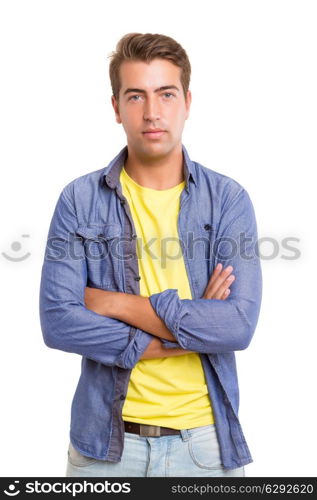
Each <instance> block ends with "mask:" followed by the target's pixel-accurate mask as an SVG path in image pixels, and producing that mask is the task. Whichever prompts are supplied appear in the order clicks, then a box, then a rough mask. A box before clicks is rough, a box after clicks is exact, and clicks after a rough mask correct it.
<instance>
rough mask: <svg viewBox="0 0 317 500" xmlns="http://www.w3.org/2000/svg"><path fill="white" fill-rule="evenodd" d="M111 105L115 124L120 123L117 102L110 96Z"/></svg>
mask: <svg viewBox="0 0 317 500" xmlns="http://www.w3.org/2000/svg"><path fill="white" fill-rule="evenodd" d="M111 104H112V107H113V109H114V112H115V115H116V122H117V123H122V122H121V118H120V110H119V102H118V101H117V99H116V98H115V96H114V95H112V96H111Z"/></svg>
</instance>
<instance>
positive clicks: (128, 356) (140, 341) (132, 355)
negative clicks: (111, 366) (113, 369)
mask: <svg viewBox="0 0 317 500" xmlns="http://www.w3.org/2000/svg"><path fill="white" fill-rule="evenodd" d="M132 328H134V327H132ZM134 330H135V334H134V336H133V337H132V338H131V340H130V342H129V344H128V345H127V347H126V348H125V349H124V351H123V352H122V353H121V354H120V355H119V356H118V358H117V360H116V365H117V366H119V367H120V368H126V369H129V370H131V369H132V368H133V367H134V366H135V365H136V363H137V362H138V361H139V359H140V357H141V356H142V354H143V353H144V351H145V349H146V348H147V346H148V345H149V343H150V342H151V340H152V339H153V335H151V334H150V333H146V332H144V331H143V330H140V329H139V328H136V329H135V328H134ZM132 331H133V330H132Z"/></svg>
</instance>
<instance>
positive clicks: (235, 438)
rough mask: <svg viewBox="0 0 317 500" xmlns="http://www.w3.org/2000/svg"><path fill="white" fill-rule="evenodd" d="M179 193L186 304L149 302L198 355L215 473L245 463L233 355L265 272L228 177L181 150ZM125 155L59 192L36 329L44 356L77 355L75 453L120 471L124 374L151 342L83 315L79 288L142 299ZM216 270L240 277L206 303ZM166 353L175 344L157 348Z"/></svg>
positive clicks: (249, 210) (172, 299) (244, 196)
mask: <svg viewBox="0 0 317 500" xmlns="http://www.w3.org/2000/svg"><path fill="white" fill-rule="evenodd" d="M182 150H183V159H184V163H183V164H184V176H185V181H186V184H185V188H184V190H183V191H182V193H181V197H180V211H179V217H178V232H179V239H180V244H181V247H182V251H183V257H184V261H185V266H186V270H187V274H188V279H189V283H190V288H191V293H192V300H189V299H183V300H181V299H180V298H179V296H178V290H177V289H167V290H164V291H163V292H161V293H156V294H153V295H151V296H150V298H149V299H150V301H151V304H152V306H153V308H154V309H155V311H156V313H157V314H158V316H159V317H160V318H161V319H162V320H163V321H164V322H165V324H166V325H167V327H168V328H169V330H170V331H171V332H172V333H173V335H174V336H175V338H176V340H177V344H176V346H178V347H179V346H181V347H183V348H185V349H190V350H191V351H194V352H197V353H200V357H201V361H202V365H203V369H204V373H205V377H206V383H207V386H208V391H209V395H210V399H211V403H212V408H213V412H214V418H215V426H216V431H217V436H218V440H219V445H220V451H221V457H222V464H223V466H224V467H225V468H228V469H233V468H236V467H241V466H243V465H245V464H248V463H250V462H252V457H251V455H250V451H249V448H248V446H247V443H246V440H245V437H244V435H243V431H242V429H241V426H240V423H239V418H238V408H239V388H238V380H237V371H236V361H235V351H238V350H242V349H246V348H247V347H248V345H249V343H250V341H251V339H252V336H253V334H254V331H255V328H256V325H257V321H258V316H259V312H260V304H261V298H262V272H261V266H260V258H259V255H258V246H257V226H256V219H255V214H254V209H253V205H252V202H251V200H250V197H249V195H248V193H247V191H246V190H245V189H244V188H243V187H242V186H241V185H240V184H239V183H238V182H237V181H235V180H233V179H232V178H230V177H228V176H225V175H223V174H220V173H219V172H216V171H213V170H211V169H209V168H206V167H205V166H203V165H201V164H199V163H197V162H194V161H192V160H191V159H190V158H189V155H188V152H187V150H186V148H185V146H184V145H182ZM127 153H128V149H127V146H125V147H124V148H123V149H122V150H121V151H120V152H119V154H118V155H117V156H116V157H115V158H114V159H113V160H112V161H111V162H110V163H109V165H108V166H107V167H106V168H103V169H100V170H97V171H94V172H91V173H88V174H87V175H83V176H81V177H79V178H77V179H75V180H73V181H72V182H70V183H69V184H67V185H66V186H65V188H64V189H63V190H62V192H61V193H60V196H59V199H58V201H57V204H56V207H55V211H54V214H53V217H52V220H51V224H50V228H49V232H48V238H47V244H46V250H45V256H44V262H43V267H42V276H41V285H40V321H41V329H42V333H43V338H44V342H45V344H46V345H47V346H48V347H51V348H53V349H61V350H62V351H66V352H70V353H76V354H79V355H81V356H82V362H81V375H80V377H79V381H78V385H77V388H76V390H75V394H74V397H73V401H72V405H71V423H70V440H71V442H72V444H73V445H74V447H75V448H77V449H78V450H79V451H80V452H81V453H82V454H84V455H87V456H89V457H93V458H96V459H99V460H108V461H112V462H118V461H120V459H121V455H122V451H123V443H124V423H123V419H122V407H123V404H124V401H125V397H126V393H127V388H128V383H129V378H130V374H131V370H132V368H133V367H134V366H135V364H136V363H137V362H138V360H139V359H140V357H141V356H142V353H143V352H144V350H145V349H146V347H147V346H148V344H149V342H150V341H151V339H152V338H153V336H152V335H151V334H149V333H147V332H145V331H142V330H140V329H138V328H134V327H133V326H131V325H129V324H127V323H124V322H122V321H119V320H117V319H113V318H108V317H106V316H102V315H99V314H97V313H95V312H93V311H91V310H89V309H87V308H86V307H85V300H84V293H85V287H86V286H90V287H94V288H100V289H104V290H113V291H120V292H126V293H133V294H137V295H139V294H140V287H139V280H140V276H139V269H138V257H137V251H136V237H137V235H136V231H135V227H134V224H133V220H132V216H131V212H130V208H129V205H128V202H127V200H126V199H125V197H124V196H123V194H122V189H121V184H120V181H119V175H120V171H121V168H122V165H123V164H124V161H125V159H126V157H127ZM218 262H222V264H223V266H224V267H226V266H228V265H229V264H231V265H232V266H233V274H234V275H235V277H236V279H235V281H234V282H233V284H232V285H231V287H230V289H231V294H230V295H229V297H228V298H227V299H226V300H220V299H203V298H201V297H202V296H203V294H204V291H205V288H206V286H207V283H208V281H209V278H210V276H211V274H212V272H213V269H214V268H215V266H216V265H217V263H218ZM164 345H165V346H166V347H171V346H173V345H174V346H175V344H173V343H170V342H168V341H165V343H164Z"/></svg>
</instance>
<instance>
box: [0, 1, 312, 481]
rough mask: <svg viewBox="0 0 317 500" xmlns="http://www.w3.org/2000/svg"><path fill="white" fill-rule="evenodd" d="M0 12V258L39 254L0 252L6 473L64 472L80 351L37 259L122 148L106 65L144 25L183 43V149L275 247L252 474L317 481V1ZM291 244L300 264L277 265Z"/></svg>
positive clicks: (21, 6)
mask: <svg viewBox="0 0 317 500" xmlns="http://www.w3.org/2000/svg"><path fill="white" fill-rule="evenodd" d="M0 19H1V20H0V47H1V60H0V71H1V90H0V100H1V102H0V107H1V118H0V120H1V122H0V136H1V152H0V154H1V159H0V161H1V180H2V182H1V196H0V203H1V207H0V213H1V240H0V251H1V252H4V253H5V254H6V255H9V256H14V257H18V256H22V255H25V254H26V253H27V252H30V254H31V255H30V256H29V257H28V258H26V259H25V260H24V261H21V262H12V261H9V260H8V259H7V258H6V257H5V256H4V255H2V254H0V272H1V282H2V287H1V306H2V307H1V354H2V356H1V363H0V370H1V373H0V376H1V402H2V405H1V414H0V415H1V423H0V433H1V436H0V437H1V469H0V474H1V476H25V477H27V476H39V477H40V476H64V474H65V470H66V460H67V446H68V437H69V424H70V405H71V400H72V397H73V394H74V391H75V388H76V385H77V381H78V377H79V373H80V361H81V358H80V356H78V355H76V354H69V353H65V352H62V351H58V350H53V349H49V348H48V347H46V346H45V344H44V342H43V339H42V334H41V330H40V324H39V315H38V294H39V282H40V273H41V266H42V261H43V256H44V248H45V242H46V237H47V232H48V226H49V223H50V220H51V217H52V214H53V209H54V207H55V204H56V201H57V198H58V196H59V194H60V192H61V190H62V189H63V187H64V186H65V185H66V184H67V183H68V182H70V181H71V180H73V179H75V178H76V177H79V176H80V175H83V174H85V173H88V172H91V171H94V170H97V169H100V168H103V167H105V166H106V165H107V164H108V163H109V162H110V160H111V159H112V158H113V157H114V156H115V155H116V154H117V153H118V152H119V150H120V149H121V148H122V147H123V146H124V145H125V144H126V141H125V135H124V132H123V129H122V128H121V125H118V124H117V123H116V122H115V120H114V114H113V110H112V107H111V103H110V96H111V89H110V83H109V77H108V62H109V60H108V59H107V56H108V55H109V54H110V53H111V51H112V50H114V49H115V45H116V43H117V41H118V40H119V39H120V38H121V36H123V35H124V34H126V33H129V32H136V31H137V32H142V33H145V32H151V33H163V34H165V35H169V36H172V37H174V38H175V39H176V40H177V41H178V42H180V43H181V44H182V45H183V47H184V48H185V50H186V51H187V53H188V56H189V58H190V61H191V65H192V80H191V85H190V89H191V91H192V94H193V101H192V108H191V114H190V117H189V119H188V121H187V122H186V125H185V130H184V135H183V143H184V144H185V146H186V148H187V150H188V152H189V155H190V156H191V158H192V159H193V160H196V161H199V162H200V163H202V164H203V165H205V166H207V167H209V168H211V169H213V170H216V171H218V172H221V173H224V174H226V175H228V176H230V177H232V178H234V179H236V180H237V181H238V182H240V183H241V184H242V185H243V186H244V187H245V188H246V189H247V191H248V192H249V194H250V197H251V199H252V201H253V204H254V208H255V211H256V216H257V223H258V232H259V237H260V238H274V239H275V240H276V242H277V243H276V244H277V255H276V257H274V258H268V259H265V258H263V259H262V270H263V301H262V308H261V313H260V318H259V322H258V326H257V329H256V332H255V335H254V338H253V340H252V342H251V345H250V346H249V348H248V349H247V350H245V351H240V352H238V353H237V363H238V371H239V382H240V419H241V424H242V428H243V430H244V433H245V436H246V439H247V442H248V445H249V447H250V450H251V454H252V456H253V459H254V462H253V463H252V464H250V465H248V466H246V475H247V476H259V477H263V476H268V477H270V476H287V477H292V476H316V472H317V467H316V444H317V443H316V422H317V415H316V368H315V366H316V334H317V329H316V320H315V314H316V310H317V307H316V291H315V289H316V283H315V281H314V279H315V277H316V269H315V258H314V254H315V251H316V231H315V229H316V220H315V218H316V208H315V207H316V175H315V170H316V156H317V155H316V128H317V127H316V116H317V106H316V88H317V74H316V44H317V36H316V21H317V19H316V2H310V1H305V0H304V1H281V0H274V1H270V0H265V1H256V0H253V1H223V0H222V1H218V2H213V1H210V0H208V1H202V0H200V1H199V0H197V1H196V2H192V1H185V0H181V1H179V0H173V1H165V0H161V1H160V2H153V3H152V2H147V1H144V0H138V2H131V1H122V0H121V1H120V2H109V1H106V0H104V1H101V0H86V1H79V0H76V1H72V0H54V1H53V0H52V1H49V0H46V1H45V0H41V1H40V0H39V1H36V0H28V1H18V0H15V1H1V3H0ZM25 234H29V235H30V236H29V237H28V238H26V237H23V236H22V235H25ZM287 237H293V238H297V239H298V241H296V242H294V243H293V244H292V245H293V246H296V248H298V249H299V250H300V257H299V258H298V259H296V260H287V259H285V258H283V257H285V256H292V255H293V252H291V251H289V250H286V249H284V248H283V247H282V240H283V238H287ZM13 242H20V244H21V245H22V246H21V249H20V250H19V251H18V250H14V249H13V248H12V247H11V245H12V243H13ZM260 248H261V251H262V253H263V254H264V253H265V254H266V256H270V255H271V254H272V251H273V248H272V244H263V246H261V247H260Z"/></svg>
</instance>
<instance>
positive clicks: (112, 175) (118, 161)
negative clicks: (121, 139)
mask: <svg viewBox="0 0 317 500" xmlns="http://www.w3.org/2000/svg"><path fill="white" fill-rule="evenodd" d="M182 151H183V159H184V174H185V181H186V189H187V190H188V185H189V181H190V179H192V181H193V183H194V185H195V186H197V182H196V171H195V167H194V162H192V161H191V159H190V157H189V154H188V152H187V149H186V148H185V146H184V145H183V144H182ZM127 155H128V146H124V148H122V149H121V151H120V152H119V153H118V154H117V156H115V157H114V158H113V160H111V162H110V163H109V164H108V166H107V167H106V168H105V170H104V172H103V174H102V176H103V179H104V182H106V184H107V185H108V186H109V187H110V188H112V189H113V188H116V187H117V186H118V185H119V177H120V172H121V169H122V166H123V164H124V162H125V160H126V158H127Z"/></svg>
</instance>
